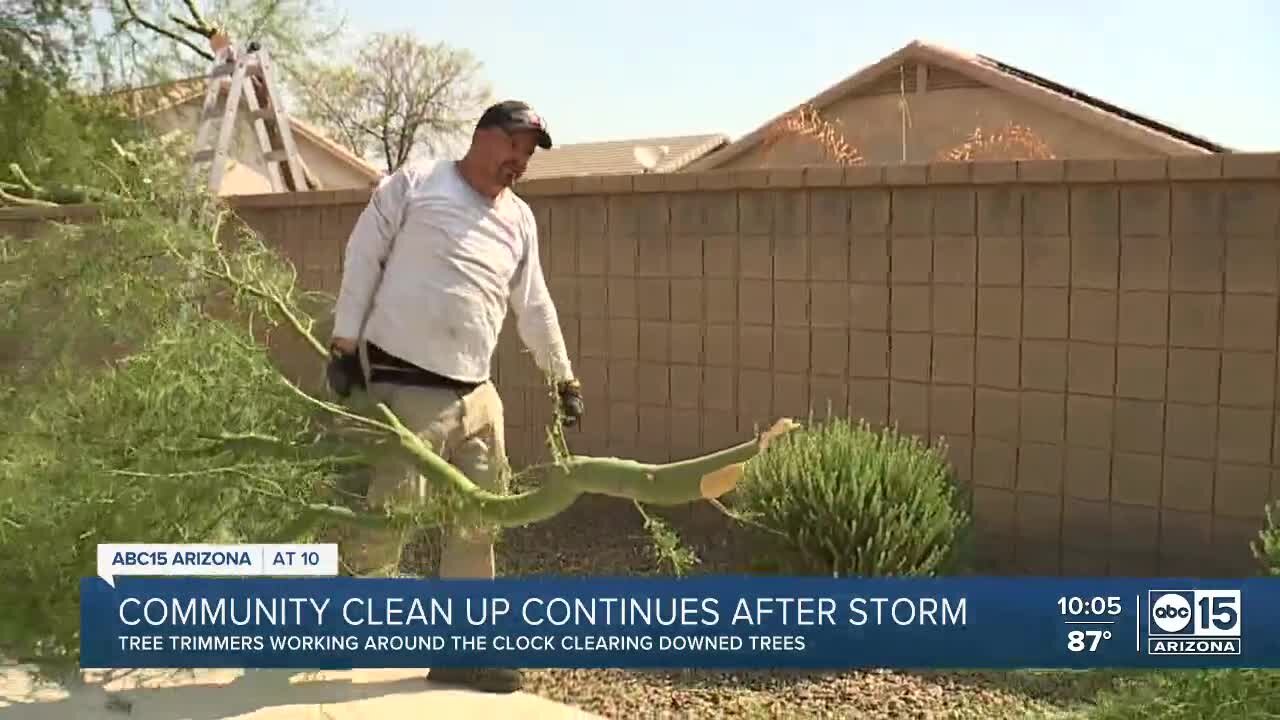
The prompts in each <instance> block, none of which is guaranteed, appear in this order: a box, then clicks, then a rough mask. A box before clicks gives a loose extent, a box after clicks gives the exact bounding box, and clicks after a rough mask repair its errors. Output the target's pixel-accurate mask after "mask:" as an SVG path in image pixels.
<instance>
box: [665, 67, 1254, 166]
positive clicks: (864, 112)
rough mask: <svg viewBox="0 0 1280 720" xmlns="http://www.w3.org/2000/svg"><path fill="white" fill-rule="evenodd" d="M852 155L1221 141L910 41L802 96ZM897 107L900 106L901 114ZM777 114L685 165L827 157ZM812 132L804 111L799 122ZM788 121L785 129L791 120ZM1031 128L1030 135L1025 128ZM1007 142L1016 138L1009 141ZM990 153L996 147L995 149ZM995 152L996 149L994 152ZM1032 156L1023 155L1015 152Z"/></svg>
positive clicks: (1120, 153)
mask: <svg viewBox="0 0 1280 720" xmlns="http://www.w3.org/2000/svg"><path fill="white" fill-rule="evenodd" d="M801 107H802V108H810V109H812V110H816V111H817V113H818V114H819V116H820V118H821V121H822V122H824V123H826V127H827V128H829V129H831V130H834V133H833V134H837V135H841V136H843V137H844V139H845V140H847V143H848V145H849V146H850V147H849V151H848V152H847V153H846V155H847V156H848V157H854V158H856V161H857V162H871V163H893V162H904V161H905V162H929V161H933V160H938V159H944V158H945V156H946V155H947V153H948V151H949V150H952V149H955V148H958V147H961V146H963V145H964V144H965V143H966V141H968V140H969V139H970V138H971V137H972V136H973V135H974V132H975V130H980V131H981V132H982V133H983V134H984V135H986V136H988V137H989V136H991V135H992V134H993V133H999V132H1002V131H1010V130H1011V131H1012V132H1014V133H1015V134H1016V133H1022V135H1020V136H1019V137H1021V138H1022V139H1023V140H1024V141H1025V142H1022V143H1021V145H1019V144H1018V143H1014V145H1015V146H1017V147H1019V148H1020V149H1021V150H1024V151H1025V150H1026V149H1027V148H1028V147H1030V146H1031V145H1035V150H1036V152H1039V153H1043V154H1040V155H1038V156H1040V157H1044V156H1047V155H1051V156H1053V157H1128V156H1153V155H1177V154H1201V153H1209V152H1227V151H1229V150H1228V149H1227V148H1225V147H1222V146H1219V145H1217V144H1215V143H1211V142H1209V141H1207V140H1204V139H1202V138H1198V137H1195V136H1192V135H1190V134H1187V133H1184V132H1182V131H1179V130H1176V129H1175V128H1171V127H1169V126H1167V125H1163V124H1161V123H1159V122H1157V121H1154V120H1151V119H1149V118H1145V117H1142V116H1140V115H1137V114H1136V113H1132V112H1129V111H1126V110H1123V109H1122V108H1118V107H1116V106H1114V105H1110V104H1108V103H1105V102H1103V101H1101V100H1098V99H1096V98H1093V97H1090V96H1087V95H1085V94H1083V93H1080V92H1078V91H1075V90H1072V89H1070V88H1066V87H1065V86H1061V85H1058V84H1056V83H1053V82H1052V81H1049V80H1046V79H1044V78H1041V77H1039V76H1036V75H1033V74H1031V73H1028V72H1025V71H1022V70H1019V69H1018V68H1014V67H1013V66H1010V65H1007V64H1004V63H1000V62H999V61H996V60H993V59H991V58H987V57H984V56H976V55H964V54H960V53H957V52H954V51H951V50H947V49H944V48H941V47H939V46H936V45H930V44H925V43H921V42H913V43H911V44H910V45H907V46H906V47H904V48H902V49H901V50H899V51H897V52H895V53H893V54H892V55H889V56H888V57H886V58H884V59H882V60H880V61H879V62H877V63H875V64H873V65H870V66H868V67H866V68H864V69H863V70H860V71H859V72H857V73H855V74H854V75H851V76H850V77H848V78H846V79H845V80H843V81H841V82H840V83H837V84H836V85H834V86H832V87H830V88H828V89H827V90H825V91H824V92H822V93H820V94H819V95H817V96H815V97H813V98H811V99H810V100H809V101H807V103H804V104H802V105H801ZM904 108H905V112H904ZM789 117H791V118H794V117H795V115H793V114H792V113H784V114H783V115H779V116H778V117H776V118H774V119H772V120H770V122H768V123H766V124H765V125H763V126H761V127H760V128H758V129H757V130H755V131H753V132H751V133H749V134H747V135H746V136H744V137H742V138H741V139H739V140H738V141H736V142H734V143H732V144H730V145H728V146H726V147H725V148H723V149H721V150H720V151H719V152H716V153H714V154H712V155H709V156H707V157H705V158H703V159H702V160H700V161H698V162H696V163H693V164H692V165H690V166H689V167H688V168H687V169H688V170H690V171H698V170H708V169H713V168H751V167H780V166H782V167H785V166H797V165H813V164H827V163H832V162H835V160H833V159H832V153H831V151H830V149H827V150H824V148H823V144H822V143H819V142H816V141H815V140H814V139H813V137H812V136H810V137H805V136H797V135H796V134H795V133H787V132H783V133H779V132H777V129H778V127H779V124H780V123H782V122H783V121H784V120H785V119H787V118H789ZM802 125H803V126H804V127H805V128H806V129H807V130H809V131H811V132H812V131H814V130H816V129H817V127H816V123H815V122H814V120H813V116H812V115H810V116H809V121H808V122H806V123H802ZM793 127H794V126H793ZM1028 130H1029V131H1030V132H1029V133H1028V132H1026V131H1028ZM1015 139H1016V138H1015ZM988 152H990V153H998V152H1000V150H999V149H997V147H996V146H991V147H989V148H988ZM996 156H997V157H998V155H996ZM1027 156H1037V155H1025V154H1024V155H1022V157H1027Z"/></svg>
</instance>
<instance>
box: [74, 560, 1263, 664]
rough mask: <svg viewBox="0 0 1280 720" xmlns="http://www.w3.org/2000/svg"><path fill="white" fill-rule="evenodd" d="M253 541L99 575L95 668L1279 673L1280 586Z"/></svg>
mask: <svg viewBox="0 0 1280 720" xmlns="http://www.w3.org/2000/svg"><path fill="white" fill-rule="evenodd" d="M282 547H283V546H282ZM254 548H255V549H251V550H249V551H245V552H246V554H245V555H244V557H243V558H242V559H243V560H244V563H245V567H246V568H247V570H246V571H245V572H244V573H242V574H243V576H241V577H227V575H229V574H233V573H232V572H231V570H229V569H224V570H222V571H220V572H222V573H223V574H222V575H221V576H219V577H208V576H207V575H209V574H210V573H209V572H206V573H203V574H204V575H205V576H195V577H191V576H186V577H173V576H165V575H175V574H182V572H181V571H174V570H173V565H171V564H169V561H168V560H166V561H165V564H164V565H163V567H165V568H167V569H166V570H163V571H160V570H154V569H153V570H152V571H149V572H148V571H138V572H135V571H134V570H138V568H136V567H135V568H134V570H131V571H130V573H129V574H127V575H126V574H114V573H113V574H111V576H110V577H109V578H104V577H91V578H84V579H83V580H82V582H81V636H82V639H81V665H82V666H83V667H86V668H103V669H105V668H145V667H153V668H154V667H164V668H171V667H235V668H298V669H348V668H363V667H369V668H422V667H441V666H455V667H483V666H488V667H523V668H600V667H614V668H707V669H716V668H722V669H730V668H733V669H750V668H799V669H805V668H811V669H818V668H821V669H839V668H859V667H875V668H913V669H926V668H1010V669H1011V668H1096V667H1116V668H1121V667H1128V668H1192V667H1200V668H1212V667H1271V668H1280V578H1251V579H1223V580H1218V579H1214V580H1207V579H1194V578H1188V579H1169V578H1123V579H1119V578H1096V579H1094V578H1016V577H1010V578H1003V577H1001V578H997V577H954V578H937V579H907V578H847V579H825V578H795V577H695V578H684V579H676V578H661V579H659V578H575V579H567V578H499V579H497V580H492V581H477V580H438V579H411V578H402V579H400V578H398V579H362V578H348V577H333V576H332V575H333V574H334V572H333V570H332V566H330V565H329V559H328V557H327V556H326V555H325V552H328V551H324V552H320V553H318V554H317V555H308V554H300V555H299V554H295V555H294V556H290V557H292V558H293V559H292V561H290V562H285V557H286V556H284V555H279V554H273V553H283V552H287V551H288V548H284V549H282V548H279V547H275V546H272V548H265V549H264V546H254ZM206 552H213V551H206ZM294 552H295V553H309V552H313V551H310V550H306V549H301V550H299V549H294ZM156 557H159V556H152V559H153V560H154V559H155V558H156ZM184 559H185V560H186V561H188V562H187V564H188V565H189V564H191V563H196V564H202V563H201V557H200V556H190V555H188V556H186V557H185V558H184ZM272 562H276V563H277V564H278V563H285V565H287V567H285V568H284V569H283V570H281V571H278V572H277V571H276V570H273V568H272ZM322 566H324V567H322ZM102 567H105V568H106V569H107V570H109V571H110V570H111V568H112V567H114V568H115V570H116V571H119V570H120V566H119V564H118V563H117V564H116V565H115V566H111V565H110V564H108V565H107V566H100V568H102ZM308 568H310V569H311V570H314V572H312V571H311V570H308ZM144 570H145V569H144ZM191 574H193V575H200V573H191ZM137 575H153V577H138V576H137ZM154 575H159V577H156V576H154ZM276 575H284V576H286V577H277V576H276ZM309 575H311V576H309ZM314 575H319V577H316V576H314Z"/></svg>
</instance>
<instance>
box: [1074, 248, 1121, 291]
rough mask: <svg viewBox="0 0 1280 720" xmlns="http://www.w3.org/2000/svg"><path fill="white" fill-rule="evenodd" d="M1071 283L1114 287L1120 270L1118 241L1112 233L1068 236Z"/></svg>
mask: <svg viewBox="0 0 1280 720" xmlns="http://www.w3.org/2000/svg"><path fill="white" fill-rule="evenodd" d="M1070 243H1071V249H1070V252H1071V284H1072V286H1074V287H1078V288H1093V289H1100V290H1114V289H1116V287H1117V282H1118V277H1119V273H1120V241H1119V239H1118V238H1116V237H1115V236H1113V235H1078V236H1075V237H1072V238H1070Z"/></svg>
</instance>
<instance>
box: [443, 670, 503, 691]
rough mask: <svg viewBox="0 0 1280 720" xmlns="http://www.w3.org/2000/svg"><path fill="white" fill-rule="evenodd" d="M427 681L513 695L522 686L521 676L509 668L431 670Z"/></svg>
mask: <svg viewBox="0 0 1280 720" xmlns="http://www.w3.org/2000/svg"><path fill="white" fill-rule="evenodd" d="M427 679H428V680H430V681H432V682H438V683H445V684H447V685H462V686H464V687H467V688H470V689H472V690H479V691H480V692H488V693H513V692H515V691H517V690H519V689H520V688H521V687H522V686H523V684H524V676H523V674H522V673H521V672H520V671H519V670H512V669H509V668H431V669H430V670H429V671H428V672H427Z"/></svg>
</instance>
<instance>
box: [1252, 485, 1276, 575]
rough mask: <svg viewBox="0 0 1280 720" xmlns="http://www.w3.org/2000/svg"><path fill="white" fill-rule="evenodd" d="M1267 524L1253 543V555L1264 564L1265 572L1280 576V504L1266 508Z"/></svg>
mask: <svg viewBox="0 0 1280 720" xmlns="http://www.w3.org/2000/svg"><path fill="white" fill-rule="evenodd" d="M1266 512H1267V523H1266V526H1265V527H1263V528H1262V531H1261V532H1259V533H1258V539H1257V541H1256V542H1254V543H1253V554H1254V556H1255V557H1257V558H1258V561H1259V562H1261V563H1262V567H1263V572H1265V573H1267V574H1268V575H1280V502H1277V503H1275V504H1272V505H1268V506H1267V508H1266Z"/></svg>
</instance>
